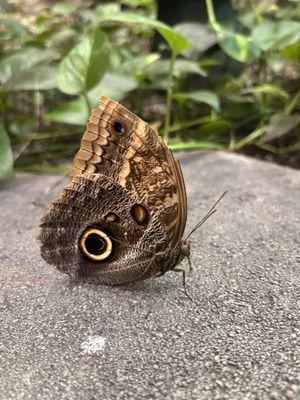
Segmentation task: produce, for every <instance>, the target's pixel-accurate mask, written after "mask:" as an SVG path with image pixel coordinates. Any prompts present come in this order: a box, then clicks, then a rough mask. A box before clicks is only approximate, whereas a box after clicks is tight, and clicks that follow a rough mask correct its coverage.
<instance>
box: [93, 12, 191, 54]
mask: <svg viewBox="0 0 300 400" xmlns="http://www.w3.org/2000/svg"><path fill="white" fill-rule="evenodd" d="M105 21H114V22H122V23H126V24H141V25H144V26H149V27H151V28H153V29H155V30H156V31H157V32H158V33H159V34H160V35H161V36H162V37H163V38H164V39H165V41H166V42H167V43H168V45H169V47H170V49H171V50H172V52H173V53H174V54H176V55H177V54H180V53H181V52H183V51H184V50H186V49H188V48H189V47H190V46H191V44H190V42H189V40H188V39H187V38H186V37H184V36H182V35H181V34H179V33H178V32H176V31H175V30H174V29H172V28H171V27H170V26H168V25H166V24H164V23H162V22H160V21H157V20H154V19H151V18H147V17H145V16H142V15H139V14H133V13H129V12H123V13H116V14H112V15H108V16H107V15H106V16H103V17H102V18H101V19H100V21H99V22H105Z"/></svg>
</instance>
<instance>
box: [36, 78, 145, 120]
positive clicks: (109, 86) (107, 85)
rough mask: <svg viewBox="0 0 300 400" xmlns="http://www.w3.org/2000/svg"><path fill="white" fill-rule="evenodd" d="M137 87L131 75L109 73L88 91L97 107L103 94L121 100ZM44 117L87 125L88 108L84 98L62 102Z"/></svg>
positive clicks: (89, 96) (91, 100)
mask: <svg viewBox="0 0 300 400" xmlns="http://www.w3.org/2000/svg"><path fill="white" fill-rule="evenodd" d="M136 88H137V82H136V81H135V80H134V79H132V78H130V77H129V76H126V75H121V74H116V73H107V74H106V75H105V76H104V78H103V79H102V81H101V82H100V83H99V84H98V85H97V86H96V87H95V88H93V89H92V90H91V91H90V92H89V93H88V98H89V100H90V102H91V104H92V106H93V107H96V106H97V104H98V102H99V98H100V97H101V96H107V97H109V98H112V99H114V100H116V101H119V100H122V99H123V98H124V97H125V96H126V95H127V93H129V92H131V91H132V90H134V89H136ZM44 118H45V119H46V120H49V121H54V122H59V123H63V124H72V125H85V124H86V123H87V119H88V108H87V105H86V102H85V101H84V99H81V98H80V99H76V100H72V101H69V102H66V103H63V104H61V105H60V106H59V107H57V108H55V109H54V110H52V111H51V112H49V113H47V114H45V115H44Z"/></svg>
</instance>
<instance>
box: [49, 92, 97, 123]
mask: <svg viewBox="0 0 300 400" xmlns="http://www.w3.org/2000/svg"><path fill="white" fill-rule="evenodd" d="M88 115H89V110H88V106H87V104H86V102H85V101H84V99H81V98H79V99H76V100H71V101H68V102H66V103H62V104H60V105H59V106H58V107H56V108H54V110H52V111H50V112H49V113H47V114H44V115H43V118H44V119H45V120H48V121H53V122H58V123H61V124H70V125H81V126H84V125H85V124H86V123H87V119H88Z"/></svg>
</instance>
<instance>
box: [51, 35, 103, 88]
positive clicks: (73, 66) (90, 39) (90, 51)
mask: <svg viewBox="0 0 300 400" xmlns="http://www.w3.org/2000/svg"><path fill="white" fill-rule="evenodd" d="M108 67H109V45H108V42H107V38H106V35H105V34H104V33H103V32H102V31H101V30H100V29H96V30H95V31H93V32H92V33H91V34H90V35H88V36H86V37H85V38H84V39H83V40H82V41H81V42H80V43H79V44H77V45H76V46H75V47H73V49H72V50H71V51H70V52H69V53H68V54H67V55H66V57H65V58H63V60H62V61H61V63H60V65H59V69H58V73H57V85H58V88H59V89H60V90H61V91H62V92H64V93H67V94H79V93H84V92H88V91H89V90H90V89H92V88H93V87H94V86H96V85H97V83H99V81H100V80H101V79H102V78H103V76H104V75H105V73H106V71H107V69H108Z"/></svg>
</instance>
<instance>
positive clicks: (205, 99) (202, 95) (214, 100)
mask: <svg viewBox="0 0 300 400" xmlns="http://www.w3.org/2000/svg"><path fill="white" fill-rule="evenodd" d="M173 98H174V99H175V100H193V101H195V102H197V103H205V104H208V105H209V106H210V107H212V108H213V109H215V110H216V111H220V100H219V97H218V96H217V95H216V94H215V93H214V92H211V91H209V90H197V91H193V92H184V93H175V94H174V95H173Z"/></svg>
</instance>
